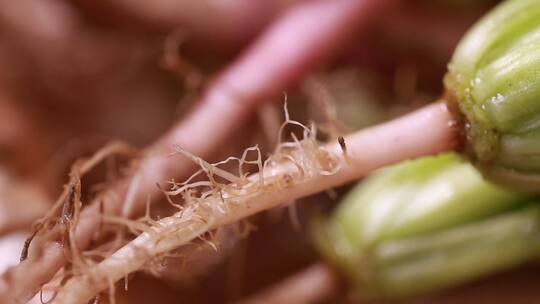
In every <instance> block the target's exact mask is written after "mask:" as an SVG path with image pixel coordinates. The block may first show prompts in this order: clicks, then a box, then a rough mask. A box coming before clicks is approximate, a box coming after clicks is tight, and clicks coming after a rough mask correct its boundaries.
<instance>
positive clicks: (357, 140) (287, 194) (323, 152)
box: [54, 103, 456, 303]
mask: <svg viewBox="0 0 540 304" xmlns="http://www.w3.org/2000/svg"><path fill="white" fill-rule="evenodd" d="M451 122H452V117H451V115H450V113H449V112H448V110H447V109H446V106H445V105H444V104H442V103H436V104H433V105H430V106H427V107H425V108H423V109H420V110H418V111H416V112H413V113H411V114H408V115H406V116H404V117H401V118H399V119H396V120H394V121H391V122H388V123H385V124H382V125H380V126H376V127H373V128H369V129H366V130H363V131H360V132H357V133H354V134H351V135H349V136H346V137H345V143H346V145H347V153H348V161H347V162H345V161H344V160H343V158H342V152H343V151H342V150H341V149H342V148H341V146H340V145H339V144H338V143H337V142H334V143H330V144H328V145H326V146H324V147H318V148H316V149H315V148H307V149H306V152H304V153H298V154H295V153H294V152H295V151H293V152H289V153H291V154H289V155H291V156H293V157H294V158H295V159H298V158H304V160H303V161H302V167H303V168H304V171H305V172H304V173H305V174H304V176H303V178H301V177H300V176H301V175H300V174H299V172H298V170H297V169H296V166H295V165H293V164H291V163H290V162H285V163H284V162H267V163H268V164H269V165H268V166H265V168H264V169H263V172H262V173H259V174H263V175H264V184H263V185H260V184H259V182H258V181H259V177H258V175H259V174H254V175H251V176H249V177H248V178H247V181H248V182H247V184H245V185H236V184H229V185H226V187H225V188H224V189H220V191H219V195H217V193H218V191H216V192H215V193H214V194H213V195H209V196H207V197H206V198H205V199H204V200H198V201H196V202H195V203H192V204H189V205H187V206H186V207H185V208H184V209H183V210H181V211H180V212H178V213H176V214H175V215H173V216H171V217H167V218H164V219H162V220H160V221H158V222H157V223H156V224H155V225H154V226H152V227H151V229H150V230H151V232H145V233H142V234H141V235H139V236H138V237H137V238H135V239H134V240H133V241H132V242H131V243H129V244H127V245H125V246H124V247H122V248H121V249H119V250H118V251H117V252H115V253H114V254H112V255H111V256H110V257H109V258H107V259H105V260H104V261H102V262H101V263H99V264H97V265H96V266H95V267H92V269H90V272H91V273H90V274H89V275H80V276H76V277H73V278H72V279H70V280H69V281H68V282H67V283H66V285H65V286H64V287H63V288H62V289H61V290H60V292H59V293H58V295H57V297H56V298H55V300H54V303H85V302H86V301H88V300H90V299H91V298H92V297H93V296H94V295H96V294H97V293H99V292H100V291H102V290H104V289H106V288H107V287H108V284H107V282H109V280H113V281H117V280H119V279H121V278H123V277H124V276H125V275H127V274H129V273H131V272H134V271H137V270H139V269H141V268H143V267H144V265H145V264H146V263H148V262H149V261H150V260H152V258H153V257H155V256H158V255H161V254H163V253H166V252H169V251H171V250H174V249H176V248H178V247H180V246H182V245H185V244H187V243H189V242H191V241H192V240H194V239H196V238H197V237H199V236H200V235H201V234H203V233H205V232H207V231H210V230H212V229H215V228H217V227H220V226H223V225H226V224H229V223H234V222H238V221H240V220H242V219H244V218H246V217H248V216H250V215H253V214H255V213H258V212H260V211H263V210H268V209H271V208H274V207H277V206H279V205H281V204H283V203H286V202H290V201H291V200H295V199H298V198H301V197H305V196H308V195H311V194H314V193H317V192H320V191H324V190H327V189H330V188H332V187H336V186H339V185H342V184H344V183H347V182H350V181H353V180H355V179H358V178H360V177H362V176H364V175H366V174H368V173H369V172H371V171H373V170H375V169H377V168H380V167H382V166H385V165H390V164H393V163H396V162H398V161H401V160H403V159H413V158H417V157H421V156H425V155H432V154H436V153H439V152H443V151H448V150H451V149H452V148H454V146H455V144H456V141H455V137H456V134H455V130H454V128H453V127H452V125H453V124H452V123H451ZM426 130H429V131H426ZM304 141H307V145H304V147H310V145H311V144H314V143H313V141H312V140H310V138H309V137H308V139H304V140H302V141H301V142H300V143H301V144H304ZM278 150H279V149H278ZM282 153H283V152H282ZM300 156H301V157H300ZM315 161H316V162H317V163H314V162H315ZM336 168H337V169H336ZM334 169H336V170H334ZM333 171H335V173H334V174H332V175H327V174H321V173H328V172H333ZM223 205H225V206H226V208H218V207H217V206H223Z"/></svg>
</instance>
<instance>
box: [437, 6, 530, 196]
mask: <svg viewBox="0 0 540 304" xmlns="http://www.w3.org/2000/svg"><path fill="white" fill-rule="evenodd" d="M445 85H446V89H447V96H446V97H447V100H448V102H449V104H450V105H451V107H452V108H455V105H457V107H458V108H459V112H461V113H462V115H463V118H464V121H465V133H466V139H465V149H466V152H467V154H468V155H469V156H470V158H471V159H472V161H473V162H474V163H475V164H476V165H478V166H479V167H480V168H481V170H482V171H483V172H484V173H485V174H486V175H487V176H489V177H491V178H493V179H495V180H501V181H504V182H510V183H512V184H514V185H516V186H519V187H522V188H525V189H528V190H535V189H540V188H538V187H537V186H538V185H540V174H539V173H540V1H538V0H509V1H506V2H504V3H502V4H500V5H499V6H498V7H496V8H495V9H493V10H492V11H491V12H489V13H488V14H487V15H486V16H485V17H483V18H482V19H481V20H480V21H479V22H478V23H477V24H476V25H475V26H474V27H473V28H472V29H471V30H470V31H469V32H468V33H467V34H466V35H465V37H464V38H463V40H462V41H461V42H460V44H459V45H458V47H457V49H456V51H455V53H454V56H453V58H452V61H451V63H450V65H449V73H448V75H447V76H446V78H445Z"/></svg>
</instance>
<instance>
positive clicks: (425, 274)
mask: <svg viewBox="0 0 540 304" xmlns="http://www.w3.org/2000/svg"><path fill="white" fill-rule="evenodd" d="M528 198H529V195H527V194H524V193H520V192H516V191H513V190H509V189H506V188H503V187H500V186H497V185H494V184H492V183H490V182H488V181H486V180H485V179H483V178H482V175H481V174H480V173H479V172H478V171H477V170H476V169H475V168H474V167H473V166H472V165H470V164H469V163H467V162H465V161H463V160H461V159H460V158H459V157H458V156H456V155H455V154H445V155H440V156H435V157H427V158H423V159H418V160H414V161H407V162H404V163H401V164H398V165H395V166H392V167H389V168H386V169H383V170H380V171H378V172H377V173H375V174H373V175H372V176H370V177H368V178H367V179H366V180H365V181H364V182H362V183H360V184H359V185H358V186H357V187H355V188H354V189H353V190H352V191H351V192H350V193H349V194H348V195H347V196H346V197H345V199H344V200H343V202H342V203H341V204H340V205H339V207H338V208H337V210H336V211H335V212H334V214H333V215H332V217H331V218H329V219H327V220H319V221H318V222H317V223H316V225H315V233H314V235H315V239H316V243H317V245H318V246H319V248H320V249H321V251H322V253H323V255H324V256H326V257H327V258H328V259H329V260H330V261H331V262H333V263H334V264H335V265H336V266H338V268H340V269H341V270H342V271H343V272H344V273H345V274H346V275H347V276H348V277H349V278H351V280H352V281H353V282H354V283H355V285H358V286H359V287H360V289H361V292H360V293H361V294H363V295H371V296H388V297H393V296H402V295H409V294H414V293H417V292H421V291H425V290H431V289H434V288H440V287H444V286H447V285H451V284H455V283H460V282H462V281H464V280H466V279H467V278H472V277H475V276H476V275H480V274H483V273H484V272H489V271H492V270H496V269H498V268H499V264H497V263H496V261H493V258H486V257H485V255H488V253H487V251H488V250H487V249H486V248H488V247H489V246H495V245H497V244H502V242H503V241H504V242H505V243H504V244H508V245H509V247H508V249H509V250H510V248H511V246H510V244H518V243H519V242H523V241H524V240H525V239H526V241H527V242H528V241H529V239H530V238H531V236H529V234H526V235H521V234H520V231H519V229H517V228H515V227H514V226H512V225H510V226H508V225H507V226H505V225H500V226H497V225H498V224H493V225H491V224H489V225H488V224H486V225H488V226H489V227H492V226H493V227H499V228H500V229H499V230H497V232H496V233H498V234H501V236H502V235H505V236H506V235H509V236H508V238H506V237H505V238H502V237H501V238H500V239H493V240H485V242H477V241H478V239H481V238H484V237H485V238H486V239H489V238H490V237H491V236H490V235H489V234H488V233H487V232H482V231H495V230H496V229H495V230H494V228H493V229H492V228H485V229H484V230H482V229H479V228H477V227H476V226H475V225H476V224H475V222H477V221H479V220H486V219H488V218H490V217H492V216H494V215H497V214H500V213H502V212H506V211H508V210H510V209H515V208H516V207H518V206H522V205H524V204H525V203H526V201H527V200H528ZM535 216H536V213H535ZM534 220H536V217H535V218H534ZM489 221H490V220H489ZM538 221H539V223H540V218H538ZM472 223H474V224H472ZM479 225H480V224H479ZM461 226H462V227H461ZM456 227H459V228H456ZM482 227H484V226H482ZM454 229H458V230H457V231H461V232H456V233H454V232H451V231H453V230H454ZM460 229H461V230H460ZM516 229H517V230H516ZM514 230H515V231H514ZM463 231H465V232H466V233H465V232H463ZM536 232H540V228H539V230H538V231H536ZM456 235H458V236H459V237H458V236H456ZM538 241H539V242H540V237H539V238H538ZM475 242H477V243H475ZM494 244H495V245H494ZM519 244H521V243H519ZM472 245H474V246H472ZM484 245H485V247H483V246H484ZM452 246H455V248H453V247H452ZM512 246H513V245H512ZM516 246H518V247H519V246H520V245H516ZM441 248H443V249H444V250H448V252H447V253H448V254H447V255H445V258H447V259H448V260H447V261H445V262H442V260H437V261H438V263H435V262H434V261H433V260H430V259H435V258H438V257H440V256H443V255H444V253H445V251H444V250H443V249H441ZM469 248H470V251H468V250H469ZM489 248H490V250H491V247H489ZM398 249H399V250H398ZM454 249H455V250H454ZM533 249H534V250H533ZM536 249H537V248H536V247H531V250H533V251H534V253H535V254H536V252H537V250H536ZM452 250H454V251H452ZM512 250H513V249H512ZM516 250H517V249H516ZM480 253H481V254H480ZM432 254H433V255H432ZM470 256H474V257H475V258H474V259H473V258H470ZM523 256H526V255H517V254H513V253H512V254H510V253H509V258H508V259H509V260H511V261H520V260H521V259H522V257H523ZM476 257H478V258H476ZM480 257H482V258H485V259H486V260H485V264H482V263H484V262H483V261H482V260H481V259H480ZM453 259H455V260H453ZM429 261H431V264H430V262H429ZM451 261H455V263H458V261H459V263H462V264H459V265H458V266H459V267H461V268H459V267H458V266H456V267H458V268H456V269H455V270H452V269H451V267H450V266H451V265H453V264H452V263H453V262H452V263H451ZM439 262H440V263H439ZM467 263H470V265H469V264H467ZM476 263H477V264H478V265H476ZM505 263H507V262H505ZM508 263H510V262H508ZM473 264H474V265H473ZM417 265H418V266H417ZM467 265H468V266H470V267H471V269H470V271H469V270H467V271H465V270H464V269H463V267H466V266H467ZM482 265H483V266H482ZM500 265H502V262H501V263H500ZM475 269H476V270H475ZM452 271H453V272H455V273H454V274H452V273H451V272H452ZM460 271H461V272H463V275H462V276H461V275H459V274H460ZM407 276H409V279H410V280H413V281H414V280H417V279H418V280H420V281H418V284H411V281H409V280H408V279H407ZM424 281H426V282H427V283H426V284H424V283H422V282H424ZM429 282H432V283H429Z"/></svg>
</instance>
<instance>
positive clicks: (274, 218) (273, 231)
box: [0, 0, 540, 303]
mask: <svg viewBox="0 0 540 304" xmlns="http://www.w3.org/2000/svg"><path fill="white" fill-rule="evenodd" d="M322 1H323V0H314V1H308V0H306V1H302V0H275V1H267V0H252V1H244V0H200V1H186V0H157V1H149V0H137V1H133V0H131V1H127V0H115V1H112V0H102V1H90V0H72V1H65V0H39V1H38V0H34V1H32V0H18V1H10V0H1V1H0V189H1V190H0V194H1V195H0V269H1V270H5V269H6V268H7V267H8V266H10V265H13V264H16V263H17V262H18V257H19V254H20V250H21V247H22V244H23V242H24V239H25V237H26V235H27V234H28V232H29V229H30V227H31V225H32V222H33V221H34V220H36V219H37V218H39V217H40V216H42V215H43V214H44V213H45V212H46V211H47V210H48V208H50V206H51V205H52V203H53V202H54V201H55V199H56V197H57V196H58V195H59V194H60V192H61V191H62V185H63V184H64V183H65V182H66V181H67V179H68V175H67V174H68V172H69V168H70V166H71V164H72V163H73V162H74V161H75V160H76V159H78V158H80V157H83V156H88V155H90V154H91V153H93V152H95V151H96V150H97V149H99V148H100V147H102V146H103V145H105V144H106V143H108V142H110V141H112V140H121V141H124V142H127V143H129V144H130V145H132V146H135V147H138V148H141V149H143V148H144V147H147V146H149V145H151V144H152V143H153V142H155V141H156V140H157V139H158V138H159V137H160V136H161V135H162V134H164V133H165V132H166V131H167V130H168V129H170V128H171V127H172V126H173V125H174V123H175V122H178V121H182V119H183V118H184V117H186V116H187V115H189V113H192V112H193V111H195V110H196V109H197V107H199V106H200V105H199V104H200V103H201V96H203V95H204V92H206V91H207V90H208V88H209V87H212V85H213V84H214V83H215V82H216V81H219V75H221V74H222V73H223V71H226V70H227V69H228V68H229V67H230V66H231V65H232V64H234V63H235V62H237V61H238V60H241V58H242V56H245V54H246V53H249V50H250V48H251V46H252V45H253V44H255V43H256V42H257V41H258V40H257V39H258V38H259V37H261V35H263V34H264V33H265V31H266V30H267V29H268V28H270V27H271V26H272V24H274V23H275V22H277V20H280V18H282V17H283V16H286V15H287V13H288V12H289V11H291V10H294V9H295V8H296V7H297V6H300V5H303V4H305V3H306V2H307V3H309V2H322ZM388 2H390V3H389V4H388V5H385V6H383V7H381V8H379V9H377V10H374V11H373V12H372V13H370V15H369V16H366V15H362V16H360V17H359V18H366V20H367V21H366V22H365V23H362V24H361V26H360V25H359V26H356V27H351V28H350V29H348V32H347V34H346V35H345V36H344V37H346V38H345V39H340V40H339V42H335V41H329V43H332V44H335V46H334V47H333V48H332V51H331V52H328V55H325V56H324V57H323V58H321V60H317V62H316V64H310V66H309V68H306V69H305V71H303V72H302V74H301V75H300V76H299V77H297V78H295V79H294V80H293V81H289V80H286V81H285V83H286V88H285V90H283V89H279V90H275V91H274V92H271V93H272V94H270V95H269V97H266V96H265V99H268V101H267V102H265V103H260V104H257V106H256V107H255V110H254V111H253V112H252V113H250V114H249V116H248V117H247V119H246V120H245V122H242V125H241V126H239V127H238V128H236V129H235V130H234V132H232V133H231V136H229V137H228V138H227V140H226V143H227V144H226V145H224V146H222V147H220V149H218V150H217V151H211V153H210V154H209V155H208V156H207V157H208V158H209V160H212V161H215V160H219V159H223V158H225V157H227V156H229V155H237V156H238V155H241V152H242V151H243V150H244V149H245V148H246V147H249V146H251V145H254V144H258V145H259V146H260V147H262V149H263V151H265V152H270V151H272V149H273V147H274V145H275V144H276V139H275V135H274V134H276V133H275V131H276V130H277V127H276V125H277V126H278V127H279V125H280V124H281V122H282V121H283V112H282V107H283V93H284V92H286V95H287V101H288V106H289V111H290V113H291V117H293V118H294V119H296V120H299V121H302V122H306V123H307V122H309V121H315V122H317V123H318V124H319V125H320V126H322V127H327V128H334V129H335V130H338V131H339V132H340V133H347V132H350V131H353V130H357V129H360V128H363V127H366V126H369V125H372V124H375V123H379V122H382V121H385V120H388V119H390V118H393V117H397V116H399V115H401V114H403V113H406V112H408V111H410V110H412V109H414V108H417V107H420V106H422V105H425V104H426V103H429V102H432V101H434V100H436V99H437V98H439V97H440V96H441V95H442V93H443V87H442V78H443V76H444V74H445V72H446V65H447V63H448V61H449V60H450V57H451V55H452V52H453V50H454V47H455V45H456V44H457V42H458V41H459V39H460V38H461V36H462V35H463V33H464V32H465V31H466V30H467V29H468V28H469V27H470V26H471V25H472V24H473V23H474V22H475V21H476V20H477V19H478V18H479V17H480V16H482V14H483V13H485V12H486V11H487V10H489V8H491V7H492V6H493V5H495V4H496V3H497V1H487V0H486V1H480V0H479V1H456V0H438V1H428V0H424V1H422V0H414V1H398V0H394V1H388ZM313 30H314V31H317V30H318V29H313ZM292 39H295V40H297V41H300V42H301V41H302V39H304V37H302V36H296V37H293V38H292ZM283 50H284V52H286V51H287V45H283ZM300 55H301V56H307V57H309V56H311V55H310V54H309V53H306V54H300ZM279 60H280V58H279V56H276V57H275V58H272V60H269V61H268V62H267V63H266V64H267V65H268V67H267V68H268V69H269V70H271V69H272V66H273V65H274V64H275V62H279ZM263 67H264V65H263ZM257 73H259V74H261V75H264V74H265V73H266V69H265V68H262V69H260V70H258V71H257ZM284 78H286V77H284ZM216 79H217V80H216ZM235 85H236V86H238V87H242V86H243V85H244V84H243V83H241V82H240V83H235ZM246 85H248V86H249V81H248V83H247V84H246ZM248 90H249V89H248ZM209 123H210V122H209ZM194 136H195V135H194ZM203 140H208V141H211V140H212V138H205V139H203ZM109 165H111V166H114V164H109ZM97 171H98V172H96V173H94V174H93V175H90V176H89V177H88V178H87V181H88V182H89V183H91V181H92V180H93V179H102V176H103V171H104V169H103V170H101V171H100V170H97ZM107 178H109V177H107ZM110 178H114V177H110ZM346 190H347V187H344V188H343V189H336V191H335V193H330V194H328V193H323V194H319V195H316V196H313V197H310V198H307V199H305V200H304V201H302V202H297V203H296V206H297V208H298V210H297V213H298V220H299V225H298V223H297V224H295V222H296V221H294V220H293V221H291V218H290V217H289V213H288V211H287V209H285V208H283V209H280V210H272V211H270V212H266V213H264V214H260V215H257V216H254V217H253V218H250V219H249V220H248V222H249V224H250V225H252V226H253V227H256V228H254V229H253V230H252V231H251V233H250V234H249V236H247V237H244V238H238V237H236V236H232V234H234V232H229V233H227V231H225V232H223V233H224V237H223V238H224V239H229V238H234V240H233V241H231V242H230V243H231V244H229V245H227V243H228V242H224V244H223V248H222V250H223V251H224V252H225V254H221V257H220V258H219V259H216V260H215V261H214V262H213V264H214V265H213V267H212V269H211V270H209V271H204V272H203V273H201V274H200V275H199V274H197V273H196V272H193V273H192V274H188V275H183V276H182V275H180V276H178V275H175V271H170V273H167V272H166V271H165V274H162V276H161V277H160V278H156V277H154V276H151V275H149V274H145V273H137V274H135V275H134V276H133V277H132V280H131V281H130V283H129V290H128V291H127V292H125V291H123V288H118V292H117V294H118V295H117V298H118V301H119V302H118V303H148V302H150V301H159V303H178V302H183V303H222V302H223V303H226V302H227V303H228V302H234V301H236V300H238V299H241V298H244V297H245V296H247V295H251V294H253V293H255V292H257V291H259V290H261V289H263V288H265V287H267V286H270V285H271V284H273V283H276V282H279V281H280V280H282V279H284V278H286V277H287V276H289V275H291V274H293V273H295V272H296V271H298V270H300V269H303V268H304V267H306V266H308V265H310V264H312V263H313V262H314V261H316V260H317V259H318V256H317V253H316V252H315V251H314V249H313V246H312V244H311V241H310V238H309V233H308V228H307V227H308V225H307V223H308V221H309V219H310V217H312V216H313V214H315V213H320V212H327V211H328V210H331V209H332V207H333V206H334V205H335V204H336V202H337V201H339V198H340V195H342V194H343V193H345V192H346ZM176 271H177V272H178V270H176ZM538 278H540V272H539V268H538V266H537V265H532V266H528V267H524V268H521V269H517V270H515V271H511V272H508V273H504V274H501V275H497V276H494V277H491V278H488V279H484V280H481V281H478V282H475V283H472V284H468V285H466V286H462V287H459V288H455V289H452V290H448V291H444V292H442V293H438V294H436V295H429V296H425V297H421V298H418V299H410V300H406V301H404V302H403V303H433V302H437V303H469V302H475V303H480V302H490V303H508V302H512V303H534V301H531V300H528V301H527V299H531V298H533V297H531V296H532V295H533V294H534V293H535V289H536V288H535V286H534V283H533V282H535V281H536V282H538ZM347 301H348V299H347V292H346V291H343V293H341V294H340V295H337V296H336V298H334V299H330V300H328V302H329V303H338V302H340V303H341V302H347Z"/></svg>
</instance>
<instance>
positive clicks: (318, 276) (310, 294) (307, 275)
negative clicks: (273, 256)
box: [237, 263, 339, 304]
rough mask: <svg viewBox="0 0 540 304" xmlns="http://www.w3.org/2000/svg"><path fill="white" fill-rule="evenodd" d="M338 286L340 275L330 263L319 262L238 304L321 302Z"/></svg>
mask: <svg viewBox="0 0 540 304" xmlns="http://www.w3.org/2000/svg"><path fill="white" fill-rule="evenodd" d="M338 288H339V278H338V275H337V274H336V273H335V272H334V271H333V270H332V269H331V268H330V267H329V266H328V265H326V264H322V263H318V264H314V265H311V266H310V267H308V268H306V269H304V270H302V271H300V272H298V273H296V274H294V275H292V276H290V277H288V278H286V279H285V280H283V281H281V282H278V283H277V284H276V285H274V286H271V287H270V288H268V289H265V290H263V291H261V292H259V293H257V294H255V295H253V296H251V297H249V298H247V299H245V300H242V301H240V302H238V303H237V304H282V303H295V304H310V303H320V302H321V301H323V300H328V299H329V298H330V297H332V296H333V295H334V294H335V293H336V291H337V290H338Z"/></svg>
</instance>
